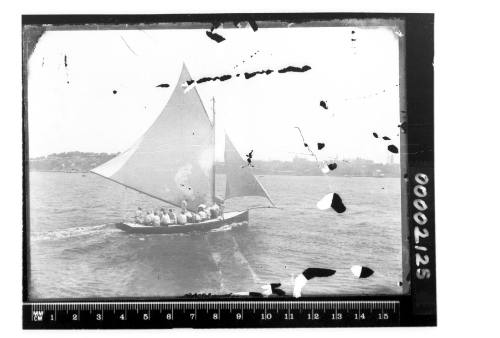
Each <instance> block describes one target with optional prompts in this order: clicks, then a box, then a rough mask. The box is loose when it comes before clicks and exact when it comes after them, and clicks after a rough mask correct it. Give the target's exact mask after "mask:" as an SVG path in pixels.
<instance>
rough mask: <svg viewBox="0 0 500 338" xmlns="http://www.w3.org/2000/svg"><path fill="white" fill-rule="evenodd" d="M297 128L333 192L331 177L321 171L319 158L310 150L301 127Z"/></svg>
mask: <svg viewBox="0 0 500 338" xmlns="http://www.w3.org/2000/svg"><path fill="white" fill-rule="evenodd" d="M295 128H297V129H298V130H299V133H300V136H301V137H302V141H303V143H304V147H306V148H307V150H309V152H310V153H311V155H312V156H314V158H315V159H316V164H317V165H318V168H319V170H320V171H321V174H322V175H323V176H325V177H326V179H327V181H328V187H329V188H330V191H333V188H332V184H331V183H330V179H329V176H328V175H327V174H325V173H323V171H322V170H321V164H320V161H319V160H318V157H317V156H316V154H315V153H314V152H313V151H312V150H311V148H309V143H307V142H306V140H305V139H304V135H302V130H300V128H299V127H295Z"/></svg>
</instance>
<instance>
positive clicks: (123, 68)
mask: <svg viewBox="0 0 500 338" xmlns="http://www.w3.org/2000/svg"><path fill="white" fill-rule="evenodd" d="M205 31H206V30H203V29H184V30H178V29H162V30H160V29H157V30H130V29H128V30H79V31H47V32H45V33H44V35H43V36H42V37H41V38H40V40H39V42H38V44H37V46H36V48H35V50H34V52H33V54H32V56H31V57H30V59H29V65H28V66H29V68H28V123H29V126H28V128H29V155H30V157H37V156H44V155H48V154H50V153H58V152H64V151H89V152H108V153H112V152H121V151H124V150H126V149H127V148H129V147H130V146H131V145H132V144H134V142H135V141H136V140H137V139H138V138H139V137H140V136H141V135H142V134H143V133H144V132H145V131H146V130H147V129H148V128H149V126H150V125H151V124H152V122H153V121H154V120H155V119H156V117H157V116H158V114H160V112H161V111H162V109H163V107H164V106H165V105H166V103H167V101H168V99H169V97H170V95H171V93H172V91H173V88H174V87H175V85H176V82H177V79H178V77H179V74H180V71H181V68H182V64H183V63H185V64H186V66H187V68H188V70H189V72H190V74H191V76H192V77H193V78H194V79H197V78H201V77H205V76H219V75H223V74H232V75H235V74H236V73H243V72H253V71H259V70H263V69H274V70H278V69H281V68H284V67H286V66H290V65H292V66H297V67H302V66H304V65H309V66H310V67H311V70H309V71H307V72H304V73H292V72H290V73H284V74H280V73H277V72H276V71H275V72H274V73H272V74H270V75H257V76H255V77H253V78H251V79H245V78H244V77H243V76H240V77H239V78H235V77H234V76H233V78H232V79H231V80H228V81H225V82H218V81H216V82H214V81H210V82H205V83H202V84H198V85H197V86H196V89H197V91H198V93H199V94H200V97H201V99H202V101H203V103H204V105H205V108H206V110H207V113H208V114H209V115H210V116H211V114H212V101H211V99H212V97H215V102H216V103H215V111H216V117H217V118H216V126H217V147H216V153H217V159H218V160H222V159H223V145H224V131H225V132H227V133H228V135H229V136H230V138H231V139H232V141H233V143H234V145H235V146H236V148H237V149H238V150H239V151H240V152H241V154H245V153H248V152H249V151H250V150H254V153H253V155H254V159H255V160H271V159H278V160H291V159H293V158H294V157H295V156H301V157H304V158H308V156H307V155H301V154H307V153H308V152H307V149H305V148H304V146H303V142H302V139H301V136H300V134H299V132H298V130H297V129H296V128H295V127H300V129H301V130H302V133H303V135H304V137H305V140H306V142H307V143H308V144H309V145H311V146H312V147H311V148H312V150H314V151H315V152H316V153H317V154H318V155H320V158H322V159H328V158H335V157H339V158H346V159H348V158H357V157H361V158H365V159H370V160H373V161H376V162H383V163H385V162H387V161H388V160H390V153H389V152H388V150H387V146H388V145H389V144H391V143H394V144H395V145H396V146H398V147H399V137H398V136H397V135H398V134H399V128H398V124H399V123H400V122H399V121H400V120H399V112H400V101H399V75H400V74H399V49H398V48H399V47H398V46H399V39H400V38H401V34H399V31H398V30H397V28H395V27H315V28H313V27H308V28H298V27H291V28H260V29H258V30H257V31H255V32H254V31H253V30H252V29H251V28H250V27H246V28H239V29H237V28H234V27H232V26H231V27H229V26H228V27H221V28H218V29H216V30H215V32H216V33H219V34H221V35H222V36H224V37H225V39H226V40H225V41H223V42H221V43H216V42H215V41H213V40H211V39H209V38H208V37H207V35H206V34H205ZM353 32H354V33H353ZM162 83H168V84H169V85H170V87H169V88H158V87H157V85H159V84H162ZM115 91H116V93H115ZM321 100H323V101H326V103H327V106H328V109H324V108H322V107H321V106H320V104H319V103H320V101H321ZM373 132H377V133H378V134H379V135H380V136H384V135H386V136H389V137H390V138H391V140H392V141H391V142H387V141H383V140H381V139H380V138H379V139H375V138H374V137H373V135H372V133H373ZM317 142H322V143H325V144H326V146H325V148H324V149H323V150H321V151H318V150H317V148H315V147H313V146H314V145H315V144H316V143H317ZM394 161H395V162H399V158H398V156H395V157H394Z"/></svg>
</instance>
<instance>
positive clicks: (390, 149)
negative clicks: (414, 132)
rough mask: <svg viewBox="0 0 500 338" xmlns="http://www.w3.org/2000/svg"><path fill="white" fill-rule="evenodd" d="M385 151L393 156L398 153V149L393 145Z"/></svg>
mask: <svg viewBox="0 0 500 338" xmlns="http://www.w3.org/2000/svg"><path fill="white" fill-rule="evenodd" d="M387 150H389V151H390V152H391V153H394V154H397V153H398V152H399V150H398V147H396V146H395V145H394V144H389V146H388V147H387Z"/></svg>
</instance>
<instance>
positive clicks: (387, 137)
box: [382, 136, 391, 141]
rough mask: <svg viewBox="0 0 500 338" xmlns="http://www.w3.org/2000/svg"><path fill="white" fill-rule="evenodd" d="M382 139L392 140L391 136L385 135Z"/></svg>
mask: <svg viewBox="0 0 500 338" xmlns="http://www.w3.org/2000/svg"><path fill="white" fill-rule="evenodd" d="M382 139H383V140H386V141H390V140H391V138H390V137H389V136H384V137H382Z"/></svg>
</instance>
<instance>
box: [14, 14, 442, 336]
mask: <svg viewBox="0 0 500 338" xmlns="http://www.w3.org/2000/svg"><path fill="white" fill-rule="evenodd" d="M331 20H342V21H343V20H345V21H346V22H348V21H351V20H364V21H367V22H370V21H372V20H373V22H374V23H376V22H377V20H387V21H391V22H399V24H400V25H401V28H402V29H401V31H402V33H403V34H404V39H401V40H400V41H401V42H400V70H401V74H402V75H400V100H401V107H402V108H401V114H400V115H401V122H402V124H403V126H402V127H401V133H400V134H401V144H400V151H401V154H400V155H401V173H402V175H403V177H402V178H401V182H402V194H401V197H402V208H401V213H402V243H403V246H402V247H403V291H404V292H403V294H402V295H390V296H389V295H380V296H347V295H346V296H325V297H307V298H305V299H307V300H314V299H316V300H384V299H391V300H399V301H400V302H401V315H400V316H401V317H400V325H401V326H435V325H437V316H436V312H437V310H436V306H437V304H436V256H435V252H436V248H435V229H434V227H435V215H434V213H435V208H434V196H435V193H434V79H433V77H434V67H433V58H434V14H430V13H252V14H245V13H233V14H227V13H218V14H158V15H156V14H155V15H121V14H119V15H23V16H22V34H23V37H22V38H23V39H22V59H23V63H22V76H23V86H22V99H23V104H22V107H23V111H22V118H23V119H22V120H23V135H22V137H23V279H22V280H23V295H22V298H23V303H25V305H24V306H23V313H24V314H23V321H24V324H23V325H24V326H25V327H26V328H29V327H30V325H29V323H28V322H27V321H29V315H30V313H29V309H28V308H29V305H27V304H26V303H28V302H30V299H29V294H28V290H29V285H28V284H29V267H30V262H29V259H30V256H29V255H30V238H29V219H30V218H29V214H30V206H29V153H28V113H27V112H28V109H27V104H28V102H27V77H28V76H27V60H28V58H29V56H30V54H31V52H32V51H33V49H34V47H35V45H36V42H37V40H38V38H39V37H40V36H41V35H42V34H43V32H44V31H45V30H50V29H56V30H61V29H72V28H68V26H70V27H83V28H84V29H95V27H97V25H109V26H114V25H118V26H120V28H121V29H123V27H124V26H125V25H137V24H145V25H157V26H158V29H162V28H164V27H170V28H206V29H209V28H210V27H211V25H212V23H216V22H234V21H236V22H243V21H257V22H259V26H260V25H262V26H261V27H275V25H276V27H280V26H284V27H286V25H287V24H289V23H294V24H295V25H296V26H300V25H307V26H321V25H323V24H324V23H325V22H327V21H331ZM277 23H278V24H277ZM280 23H281V24H280ZM148 28H149V27H148ZM130 29H134V27H130ZM422 203H423V204H422ZM423 205H425V209H424V208H423ZM422 214H423V216H422ZM422 223H423V224H422ZM417 245H418V246H417ZM424 269H426V271H427V272H424ZM176 299H178V300H182V301H186V300H189V299H186V298H154V299H152V298H130V299H120V300H122V301H125V300H129V301H130V300H134V301H158V300H169V301H172V300H176ZM111 300H114V301H116V300H117V299H116V298H113V299H97V300H95V301H102V302H105V301H111ZM197 300H198V299H197ZM210 300H211V301H214V300H217V298H214V297H212V298H210ZM221 300H228V299H226V298H221ZM245 300H255V301H261V300H262V299H261V298H256V299H253V298H250V297H249V298H245ZM50 301H58V302H60V301H62V300H61V299H53V300H50V299H44V300H43V302H50ZM66 301H77V300H75V299H68V300H66ZM83 301H90V300H89V299H85V300H83Z"/></svg>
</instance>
